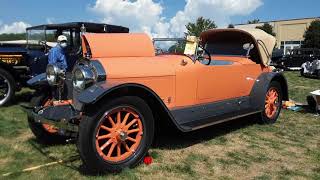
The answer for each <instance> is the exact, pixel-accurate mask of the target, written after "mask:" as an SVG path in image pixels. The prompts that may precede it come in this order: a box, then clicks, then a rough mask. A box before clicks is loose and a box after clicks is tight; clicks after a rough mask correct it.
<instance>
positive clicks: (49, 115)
mask: <svg viewBox="0 0 320 180" xmlns="http://www.w3.org/2000/svg"><path fill="white" fill-rule="evenodd" d="M23 109H24V111H25V112H27V114H28V116H29V117H32V118H31V119H33V120H34V121H35V122H37V123H41V124H49V125H53V126H54V127H56V128H57V129H58V132H59V134H63V135H65V134H70V133H77V132H78V131H79V122H80V118H81V113H80V112H78V111H77V110H75V109H74V108H73V106H72V105H63V106H49V107H26V106H23Z"/></svg>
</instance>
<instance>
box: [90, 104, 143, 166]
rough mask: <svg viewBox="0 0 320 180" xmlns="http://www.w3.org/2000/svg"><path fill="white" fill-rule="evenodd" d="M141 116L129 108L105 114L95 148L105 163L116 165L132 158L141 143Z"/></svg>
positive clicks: (98, 130) (97, 134) (116, 109)
mask: <svg viewBox="0 0 320 180" xmlns="http://www.w3.org/2000/svg"><path fill="white" fill-rule="evenodd" d="M141 118H142V117H141V116H140V115H139V114H138V113H137V111H136V110H134V109H133V108H131V107H118V108H115V109H113V110H111V111H109V112H107V113H106V114H105V115H104V116H103V117H102V120H101V123H100V125H99V127H98V129H97V133H96V148H97V151H98V153H99V155H100V156H101V157H102V158H103V159H104V160H106V161H108V162H112V163H117V162H120V161H123V160H126V159H127V158H128V157H130V156H132V155H133V154H134V153H135V152H136V150H137V148H138V147H139V145H140V143H141V139H142V136H143V124H142V120H141Z"/></svg>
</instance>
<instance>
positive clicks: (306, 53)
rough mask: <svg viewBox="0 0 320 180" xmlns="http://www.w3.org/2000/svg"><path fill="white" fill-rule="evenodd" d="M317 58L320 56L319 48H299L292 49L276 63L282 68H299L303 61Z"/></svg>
mask: <svg viewBox="0 0 320 180" xmlns="http://www.w3.org/2000/svg"><path fill="white" fill-rule="evenodd" d="M318 58H320V49H312V48H299V49H293V50H292V51H291V53H290V54H289V55H285V56H284V57H283V58H282V59H281V60H280V61H278V63H277V64H278V65H279V66H281V67H282V68H284V69H289V70H300V69H301V66H302V64H303V63H305V62H312V61H313V60H315V59H318Z"/></svg>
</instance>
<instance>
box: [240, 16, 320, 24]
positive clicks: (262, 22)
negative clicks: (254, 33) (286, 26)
mask: <svg viewBox="0 0 320 180" xmlns="http://www.w3.org/2000/svg"><path fill="white" fill-rule="evenodd" d="M306 19H320V17H307V18H293V19H280V20H271V21H261V22H258V23H253V24H264V23H270V22H281V21H296V20H306ZM247 24H249V23H241V24H235V26H239V25H247Z"/></svg>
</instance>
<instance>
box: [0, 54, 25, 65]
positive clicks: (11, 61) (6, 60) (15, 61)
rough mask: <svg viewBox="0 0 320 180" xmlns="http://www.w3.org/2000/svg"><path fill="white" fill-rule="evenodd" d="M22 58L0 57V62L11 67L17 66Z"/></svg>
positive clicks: (17, 56)
mask: <svg viewBox="0 0 320 180" xmlns="http://www.w3.org/2000/svg"><path fill="white" fill-rule="evenodd" d="M22 58H23V57H22V55H0V61H2V62H4V63H6V64H11V65H17V64H19V62H20V61H21V60H22Z"/></svg>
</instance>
